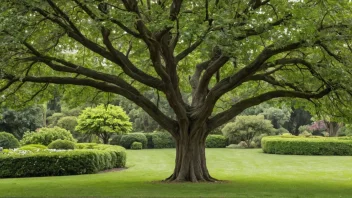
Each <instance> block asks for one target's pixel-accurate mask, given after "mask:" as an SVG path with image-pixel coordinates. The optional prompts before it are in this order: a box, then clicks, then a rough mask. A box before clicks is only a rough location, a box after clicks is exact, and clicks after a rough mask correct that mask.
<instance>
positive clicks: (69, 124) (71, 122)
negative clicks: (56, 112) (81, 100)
mask: <svg viewBox="0 0 352 198" xmlns="http://www.w3.org/2000/svg"><path fill="white" fill-rule="evenodd" d="M57 126H58V127H61V128H64V129H66V130H68V131H70V132H71V133H74V132H75V127H76V126H77V118H76V117H75V116H65V117H61V118H60V119H59V120H58V121H57Z"/></svg>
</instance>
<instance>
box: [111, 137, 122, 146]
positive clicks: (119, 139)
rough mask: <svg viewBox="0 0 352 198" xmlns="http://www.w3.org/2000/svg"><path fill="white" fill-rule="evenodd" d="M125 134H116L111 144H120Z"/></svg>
mask: <svg viewBox="0 0 352 198" xmlns="http://www.w3.org/2000/svg"><path fill="white" fill-rule="evenodd" d="M122 136H123V135H114V136H113V137H112V138H111V140H110V142H109V143H110V144H111V145H120V141H121V138H122Z"/></svg>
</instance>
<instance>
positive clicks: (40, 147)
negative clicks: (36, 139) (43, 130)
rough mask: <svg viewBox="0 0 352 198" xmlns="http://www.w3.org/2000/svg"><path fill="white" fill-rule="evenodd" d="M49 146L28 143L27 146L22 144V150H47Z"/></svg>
mask: <svg viewBox="0 0 352 198" xmlns="http://www.w3.org/2000/svg"><path fill="white" fill-rule="evenodd" d="M47 148H48V147H46V146H44V145H41V144H28V145H25V146H21V148H20V150H26V151H38V150H45V149H47Z"/></svg>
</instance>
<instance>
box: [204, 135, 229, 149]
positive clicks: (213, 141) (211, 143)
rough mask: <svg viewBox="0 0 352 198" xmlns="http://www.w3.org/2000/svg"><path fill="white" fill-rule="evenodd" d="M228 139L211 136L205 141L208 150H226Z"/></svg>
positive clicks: (220, 136)
mask: <svg viewBox="0 0 352 198" xmlns="http://www.w3.org/2000/svg"><path fill="white" fill-rule="evenodd" d="M226 144H227V141H226V138H225V137H224V136H222V135H209V136H208V137H207V139H206V141H205V145H206V147H207V148H225V147H226Z"/></svg>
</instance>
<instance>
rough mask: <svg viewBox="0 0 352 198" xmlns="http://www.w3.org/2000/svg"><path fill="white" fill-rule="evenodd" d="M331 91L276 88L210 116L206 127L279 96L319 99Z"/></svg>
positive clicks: (219, 123) (210, 127)
mask: <svg viewBox="0 0 352 198" xmlns="http://www.w3.org/2000/svg"><path fill="white" fill-rule="evenodd" d="M330 92H331V88H326V89H324V90H323V91H321V92H318V93H305V92H298V91H287V90H278V91H270V92H267V93H264V94H261V95H259V96H256V97H253V98H248V99H245V100H242V101H240V102H238V103H236V104H234V105H232V107H231V108H230V109H228V110H226V111H223V112H221V113H219V114H217V115H215V116H214V117H212V118H211V119H210V120H209V122H208V127H209V129H210V130H212V129H215V128H217V127H219V126H221V125H223V124H225V123H226V122H228V121H230V120H231V119H232V118H234V117H235V116H237V115H238V114H240V113H241V112H242V111H243V110H245V109H247V108H249V107H252V106H255V105H258V104H260V103H262V102H265V101H268V100H271V99H274V98H281V97H289V98H302V99H307V100H309V99H319V98H322V97H324V96H325V95H327V94H329V93H330Z"/></svg>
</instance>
